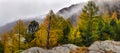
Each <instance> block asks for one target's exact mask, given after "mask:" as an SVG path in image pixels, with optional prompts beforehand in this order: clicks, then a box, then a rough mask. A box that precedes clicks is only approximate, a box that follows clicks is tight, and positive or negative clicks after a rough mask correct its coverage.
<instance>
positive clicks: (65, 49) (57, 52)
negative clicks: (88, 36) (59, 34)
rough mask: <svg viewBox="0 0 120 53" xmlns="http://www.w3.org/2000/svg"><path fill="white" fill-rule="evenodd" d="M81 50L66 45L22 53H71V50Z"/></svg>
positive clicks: (36, 48) (31, 49)
mask: <svg viewBox="0 0 120 53" xmlns="http://www.w3.org/2000/svg"><path fill="white" fill-rule="evenodd" d="M77 48H79V47H78V46H75V45H73V44H65V45H62V46H58V47H54V48H52V49H50V50H45V49H42V48H39V47H33V48H30V49H27V50H25V51H23V52H22V53H70V51H71V50H74V51H75V50H76V49H77Z"/></svg>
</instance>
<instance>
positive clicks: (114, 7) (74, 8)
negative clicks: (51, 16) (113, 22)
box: [57, 0, 120, 25]
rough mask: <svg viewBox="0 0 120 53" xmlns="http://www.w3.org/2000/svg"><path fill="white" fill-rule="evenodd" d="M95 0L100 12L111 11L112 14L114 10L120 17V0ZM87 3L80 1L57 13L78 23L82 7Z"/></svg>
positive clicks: (73, 22)
mask: <svg viewBox="0 0 120 53" xmlns="http://www.w3.org/2000/svg"><path fill="white" fill-rule="evenodd" d="M91 1H94V2H95V3H96V4H97V5H98V6H99V12H98V13H99V14H103V13H105V12H106V11H109V12H110V14H112V13H113V12H114V11H116V12H117V13H118V18H120V0H114V1H113V0H91ZM86 4H87V2H86V3H79V4H74V5H71V6H70V7H66V8H63V9H61V10H60V11H58V13H57V14H59V15H61V16H63V17H66V18H70V20H71V22H72V24H73V25H76V23H75V22H76V19H77V17H78V15H79V14H80V13H81V12H82V9H83V7H84V5H86Z"/></svg>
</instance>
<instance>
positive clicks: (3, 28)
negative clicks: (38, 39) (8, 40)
mask: <svg viewBox="0 0 120 53" xmlns="http://www.w3.org/2000/svg"><path fill="white" fill-rule="evenodd" d="M33 20H36V21H37V22H39V23H41V22H42V21H43V20H44V18H39V17H35V18H31V19H30V18H29V19H22V21H23V23H24V24H25V25H26V26H27V25H28V24H29V23H30V22H31V21H33ZM16 23H17V21H13V22H10V23H8V24H6V25H4V26H1V27H0V34H2V33H3V32H8V31H10V30H12V29H13V27H14V26H15V25H16Z"/></svg>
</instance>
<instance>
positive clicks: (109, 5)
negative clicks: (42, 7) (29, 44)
mask: <svg viewBox="0 0 120 53" xmlns="http://www.w3.org/2000/svg"><path fill="white" fill-rule="evenodd" d="M92 1H94V2H95V3H96V4H97V5H98V6H99V9H100V10H99V13H100V14H103V13H104V12H106V11H107V10H108V11H109V12H110V13H112V12H113V11H114V10H116V11H117V13H118V18H120V14H119V12H120V0H114V1H113V0H92ZM86 4H87V2H83V3H78V4H73V5H71V6H70V7H65V8H62V9H61V10H59V11H58V12H57V13H56V14H58V15H60V16H63V17H64V18H70V20H71V22H72V24H73V25H76V19H77V17H78V15H79V14H80V13H81V12H82V9H83V7H84V5H86ZM32 20H37V21H38V22H41V21H43V20H44V18H43V17H42V18H40V16H39V17H37V18H32V19H30V18H29V19H23V22H24V23H28V22H30V21H32ZM15 23H16V21H14V22H11V23H8V24H6V25H4V26H1V27H0V34H1V33H2V32H5V31H9V30H10V29H12V27H13V26H14V25H15Z"/></svg>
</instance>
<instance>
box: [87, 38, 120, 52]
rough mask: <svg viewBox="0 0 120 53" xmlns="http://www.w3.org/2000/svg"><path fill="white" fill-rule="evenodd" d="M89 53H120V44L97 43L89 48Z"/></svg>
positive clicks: (111, 42) (110, 42)
mask: <svg viewBox="0 0 120 53" xmlns="http://www.w3.org/2000/svg"><path fill="white" fill-rule="evenodd" d="M88 50H89V53H101V52H102V53H105V52H107V51H112V52H114V53H120V42H116V41H110V40H106V41H96V42H94V43H93V44H92V45H91V46H90V47H89V48H88Z"/></svg>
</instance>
